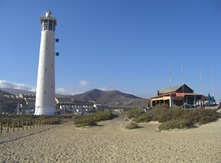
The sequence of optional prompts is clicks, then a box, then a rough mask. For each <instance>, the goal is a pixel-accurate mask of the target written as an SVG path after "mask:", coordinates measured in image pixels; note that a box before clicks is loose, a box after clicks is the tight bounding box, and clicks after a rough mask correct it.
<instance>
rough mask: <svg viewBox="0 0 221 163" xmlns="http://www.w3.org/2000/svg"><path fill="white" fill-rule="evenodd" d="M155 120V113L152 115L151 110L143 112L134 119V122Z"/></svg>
mask: <svg viewBox="0 0 221 163" xmlns="http://www.w3.org/2000/svg"><path fill="white" fill-rule="evenodd" d="M152 120H153V115H151V114H150V113H149V112H148V113H143V114H142V115H140V116H137V117H135V118H134V119H133V121H134V122H136V123H141V122H150V121H152Z"/></svg>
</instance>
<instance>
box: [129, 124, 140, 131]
mask: <svg viewBox="0 0 221 163" xmlns="http://www.w3.org/2000/svg"><path fill="white" fill-rule="evenodd" d="M125 128H126V129H129V130H132V129H136V128H140V126H139V125H138V124H136V123H130V124H128V125H127V126H126V127H125Z"/></svg>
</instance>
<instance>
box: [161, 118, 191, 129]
mask: <svg viewBox="0 0 221 163" xmlns="http://www.w3.org/2000/svg"><path fill="white" fill-rule="evenodd" d="M191 126H193V124H192V123H191V122H189V121H187V120H185V119H178V120H170V121H167V122H163V123H162V124H161V125H160V126H159V127H158V128H159V130H160V131H161V130H169V129H175V128H178V129H183V128H189V127H191Z"/></svg>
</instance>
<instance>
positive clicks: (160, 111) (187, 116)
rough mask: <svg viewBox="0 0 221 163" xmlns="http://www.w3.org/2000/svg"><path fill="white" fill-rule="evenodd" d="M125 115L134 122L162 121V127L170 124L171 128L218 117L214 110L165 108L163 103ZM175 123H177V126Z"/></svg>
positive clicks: (206, 121)
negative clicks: (144, 110) (147, 109)
mask: <svg viewBox="0 0 221 163" xmlns="http://www.w3.org/2000/svg"><path fill="white" fill-rule="evenodd" d="M127 115H128V118H134V119H133V121H134V122H136V123H141V122H149V121H158V122H161V123H163V124H162V126H163V128H167V127H168V128H170V126H171V128H173V127H175V128H183V127H188V126H189V125H194V124H206V123H209V122H214V121H216V120H217V119H218V118H220V115H219V113H217V111H216V110H205V109H203V110H199V109H192V110H182V109H180V108H178V107H175V108H167V107H166V106H164V105H159V106H158V107H155V108H154V109H152V110H149V111H147V112H146V113H144V112H143V111H142V110H138V109H134V110H130V111H129V112H128V114H127ZM164 122H168V124H167V123H166V124H164ZM175 123H177V126H176V124H175ZM164 125H166V127H164ZM162 126H161V127H162Z"/></svg>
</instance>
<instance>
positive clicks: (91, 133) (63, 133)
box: [0, 116, 221, 163]
mask: <svg viewBox="0 0 221 163" xmlns="http://www.w3.org/2000/svg"><path fill="white" fill-rule="evenodd" d="M129 123H130V121H125V117H124V116H120V117H118V118H116V119H114V120H109V121H103V122H99V126H96V127H85V128H76V127H75V126H74V125H73V123H72V122H71V123H70V122H69V123H65V124H61V125H49V126H43V127H38V128H34V129H28V130H24V131H15V132H13V133H12V132H11V133H8V134H7V133H3V135H0V160H1V162H70V163H72V162H84V163H85V162H86V163H87V162H88V163H92V162H94V163H96V162H98V163H99V162H101V163H105V162H107V163H109V162H110V163H112V162H113V163H128V162H132V163H142V162H143V163H147V162H162V163H165V162H170V163H173V162H204V163H205V162H207V163H208V162H211V163H220V162H221V119H220V120H218V121H217V122H213V123H209V124H206V125H202V126H199V127H198V128H193V129H183V130H173V131H163V132H159V131H158V130H157V127H158V126H159V124H158V123H157V122H151V123H142V124H140V126H142V128H139V129H134V130H126V129H125V126H126V125H127V124H129Z"/></svg>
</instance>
